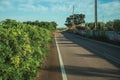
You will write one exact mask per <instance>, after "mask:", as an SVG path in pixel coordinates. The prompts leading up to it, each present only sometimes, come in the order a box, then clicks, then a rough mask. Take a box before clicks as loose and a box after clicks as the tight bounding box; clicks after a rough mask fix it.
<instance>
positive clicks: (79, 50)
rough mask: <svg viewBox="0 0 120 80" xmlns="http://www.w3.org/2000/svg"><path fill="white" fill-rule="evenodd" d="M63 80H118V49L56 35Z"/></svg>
mask: <svg viewBox="0 0 120 80" xmlns="http://www.w3.org/2000/svg"><path fill="white" fill-rule="evenodd" d="M56 44H57V47H58V52H59V54H60V55H61V57H59V58H61V60H62V61H63V64H61V61H60V64H61V71H62V77H63V80H120V67H119V62H120V61H119V60H120V48H119V47H116V46H112V45H108V44H105V43H102V42H97V41H93V40H89V39H85V38H82V37H80V36H78V35H74V34H71V33H67V32H62V33H57V34H56Z"/></svg>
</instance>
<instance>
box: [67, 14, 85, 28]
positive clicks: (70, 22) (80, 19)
mask: <svg viewBox="0 0 120 80" xmlns="http://www.w3.org/2000/svg"><path fill="white" fill-rule="evenodd" d="M84 18H85V15H84V14H73V15H70V16H69V17H67V18H66V21H65V25H66V26H67V27H68V28H71V27H73V26H74V25H75V26H76V27H77V28H79V27H82V26H83V24H85V20H84Z"/></svg>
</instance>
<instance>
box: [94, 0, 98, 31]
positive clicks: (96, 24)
mask: <svg viewBox="0 0 120 80" xmlns="http://www.w3.org/2000/svg"><path fill="white" fill-rule="evenodd" d="M94 4H95V30H96V29H97V26H98V23H97V0H95V3H94Z"/></svg>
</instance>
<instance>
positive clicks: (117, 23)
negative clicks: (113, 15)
mask: <svg viewBox="0 0 120 80" xmlns="http://www.w3.org/2000/svg"><path fill="white" fill-rule="evenodd" d="M113 27H114V30H120V19H116V20H114V22H113Z"/></svg>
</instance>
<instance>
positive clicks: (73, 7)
mask: <svg viewBox="0 0 120 80" xmlns="http://www.w3.org/2000/svg"><path fill="white" fill-rule="evenodd" d="M72 15H73V24H74V5H73V12H72Z"/></svg>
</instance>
